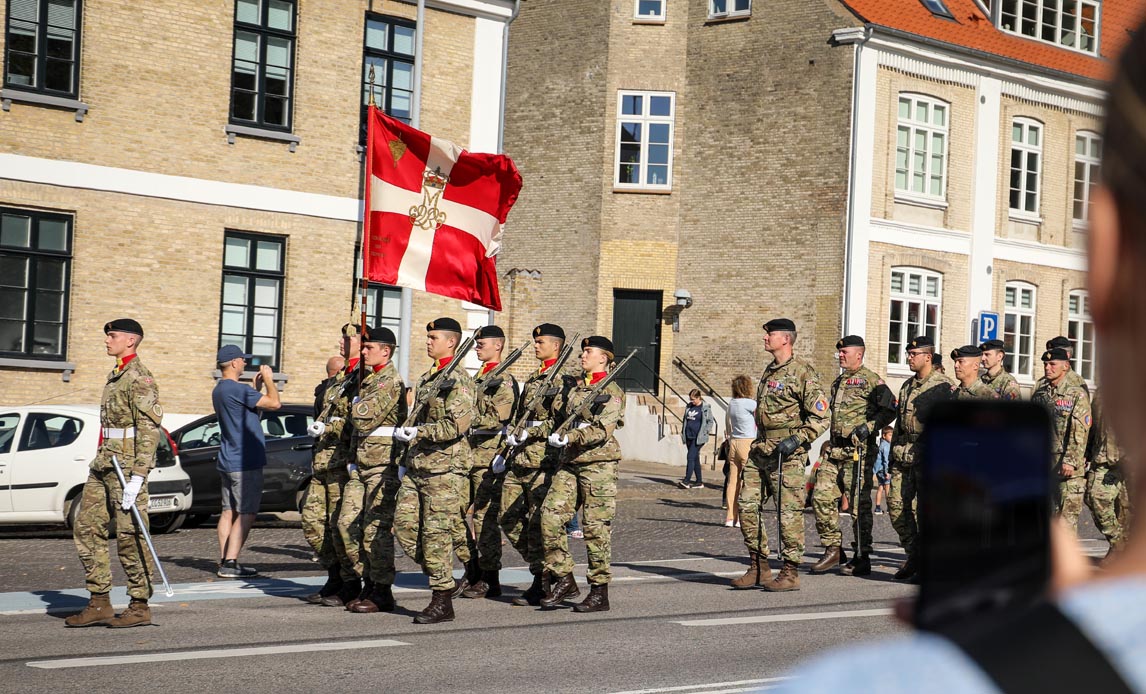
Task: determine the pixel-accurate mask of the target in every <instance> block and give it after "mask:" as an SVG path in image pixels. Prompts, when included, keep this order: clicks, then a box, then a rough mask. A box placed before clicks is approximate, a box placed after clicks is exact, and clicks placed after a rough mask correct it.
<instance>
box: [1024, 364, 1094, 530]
mask: <svg viewBox="0 0 1146 694" xmlns="http://www.w3.org/2000/svg"><path fill="white" fill-rule="evenodd" d="M1072 373H1074V372H1072V371H1071V370H1070V355H1069V354H1068V353H1067V351H1066V350H1065V349H1063V348H1061V347H1056V348H1054V349H1048V350H1047V351H1045V352H1043V376H1044V380H1045V384H1044V385H1043V387H1042V388H1041V389H1038V390H1036V391H1035V394H1034V396H1033V397H1032V400H1033V401H1034V402H1037V403H1038V404H1040V405H1042V406H1044V407H1046V408H1047V410H1048V411H1049V412H1050V415H1051V427H1052V432H1053V437H1052V439H1051V441H1052V444H1053V446H1052V450H1053V452H1054V457H1053V460H1054V466H1053V467H1052V468H1051V469H1052V471H1053V472H1055V473H1058V477H1059V487H1058V488H1059V494H1058V500H1057V508H1056V509H1055V512H1056V513H1059V514H1061V515H1062V517H1063V520H1065V521H1066V522H1067V524H1068V525H1069V526H1070V527H1071V529H1072V530H1075V531H1076V532H1077V530H1078V514H1079V513H1080V512H1081V511H1082V503H1083V496H1084V495H1085V493H1086V443H1087V439H1088V437H1089V436H1090V426H1091V418H1090V395H1089V394H1088V393H1087V392H1086V389H1085V388H1083V387H1082V386H1081V385H1079V381H1081V379H1077V380H1075V379H1071V378H1070V374H1072Z"/></svg>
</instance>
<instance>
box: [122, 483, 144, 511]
mask: <svg viewBox="0 0 1146 694" xmlns="http://www.w3.org/2000/svg"><path fill="white" fill-rule="evenodd" d="M144 479H145V478H144V477H141V476H139V475H132V476H131V479H129V480H128V481H127V485H126V486H125V487H124V488H123V504H121V505H122V506H123V510H124V511H128V510H130V509H131V507H132V506H133V505H134V504H135V497H137V496H139V490H140V489H143V480H144Z"/></svg>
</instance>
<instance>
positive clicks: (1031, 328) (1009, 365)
mask: <svg viewBox="0 0 1146 694" xmlns="http://www.w3.org/2000/svg"><path fill="white" fill-rule="evenodd" d="M1003 291H1004V293H1003V341H1004V342H1006V341H1007V337H1008V336H1011V346H1009V347H1008V348H1007V355H1006V357H1004V359H1003V366H1004V368H1006V370H1007V371H1008V372H1010V373H1011V374H1013V375H1014V376H1015V378H1017V379H1019V380H1020V381H1023V382H1026V383H1029V382H1033V381H1034V368H1035V329H1036V325H1035V320H1036V311H1037V309H1038V299H1039V295H1038V288H1037V287H1035V285H1033V284H1031V283H1030V282H1019V281H1015V282H1007V284H1006V285H1005V286H1004V287H1003ZM1024 292H1029V293H1030V297H1031V301H1030V306H1029V307H1024V306H1023V302H1022V300H1021V296H1022V294H1023V293H1024ZM1011 294H1013V295H1014V297H1015V301H1014V302H1011V300H1010V296H1009V295H1011ZM1011 316H1014V320H1015V330H1007V319H1008V318H1010V317H1011ZM1023 318H1027V319H1028V321H1029V322H1028V331H1027V332H1025V333H1024V331H1023V329H1022V324H1023ZM1023 338H1026V341H1027V349H1026V350H1021V351H1020V348H1019V346H1020V345H1021V344H1022V341H1023ZM1020 357H1026V360H1027V368H1026V370H1022V369H1020V368H1019V358H1020Z"/></svg>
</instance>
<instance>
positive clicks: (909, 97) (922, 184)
mask: <svg viewBox="0 0 1146 694" xmlns="http://www.w3.org/2000/svg"><path fill="white" fill-rule="evenodd" d="M946 164H947V104H946V103H944V102H942V101H938V100H936V99H931V98H928V97H925V96H916V95H913V94H902V95H900V97H899V120H898V125H897V127H896V134H895V189H896V190H897V191H902V192H904V193H907V194H909V195H924V196H927V197H930V198H937V199H942V198H943V197H944V196H945V195H946V192H947V166H946Z"/></svg>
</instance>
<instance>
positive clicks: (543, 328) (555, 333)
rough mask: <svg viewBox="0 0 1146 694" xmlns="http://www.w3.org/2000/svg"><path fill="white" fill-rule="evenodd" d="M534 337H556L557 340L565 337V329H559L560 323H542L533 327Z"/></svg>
mask: <svg viewBox="0 0 1146 694" xmlns="http://www.w3.org/2000/svg"><path fill="white" fill-rule="evenodd" d="M533 336H534V337H546V336H547V337H556V338H557V339H558V340H564V339H565V331H564V330H562V329H561V326H560V325H557V324H555V323H542V324H541V325H539V326H537V327H536V328H534V329H533Z"/></svg>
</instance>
